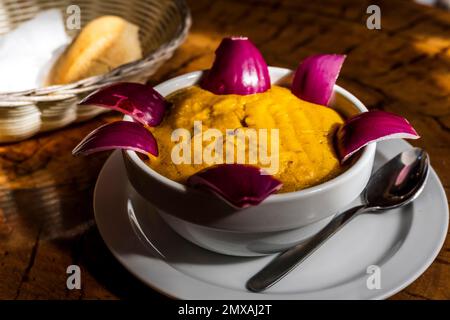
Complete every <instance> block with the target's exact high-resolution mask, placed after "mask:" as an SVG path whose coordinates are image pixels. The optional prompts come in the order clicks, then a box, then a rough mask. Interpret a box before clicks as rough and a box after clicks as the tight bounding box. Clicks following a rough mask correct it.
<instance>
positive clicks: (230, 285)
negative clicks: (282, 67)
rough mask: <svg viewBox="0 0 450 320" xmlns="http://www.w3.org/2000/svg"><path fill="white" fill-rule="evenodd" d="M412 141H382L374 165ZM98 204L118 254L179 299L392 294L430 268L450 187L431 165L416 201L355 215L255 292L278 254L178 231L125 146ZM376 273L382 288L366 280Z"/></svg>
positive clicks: (104, 178)
mask: <svg viewBox="0 0 450 320" xmlns="http://www.w3.org/2000/svg"><path fill="white" fill-rule="evenodd" d="M408 148H411V146H410V145H409V144H408V143H406V142H405V141H402V140H392V141H384V142H382V143H379V144H378V146H377V155H376V159H375V166H376V167H378V166H380V165H381V164H383V163H384V162H386V161H387V160H389V159H390V158H392V157H394V156H395V155H396V154H397V153H399V152H401V151H403V150H406V149H408ZM94 210H95V218H96V221H97V226H98V228H99V230H100V233H101V235H102V237H103V239H104V240H105V242H106V244H107V246H108V247H109V249H110V250H111V252H112V253H113V254H114V256H115V257H116V258H117V259H118V260H119V261H120V262H121V263H122V264H123V265H124V266H125V267H126V268H127V269H128V270H129V271H130V272H131V273H132V274H133V275H135V276H136V277H137V278H139V279H140V280H141V281H142V282H144V283H145V284H147V285H149V286H150V287H152V288H154V289H155V290H158V291H159V292H161V293H163V294H166V295H168V296H171V297H174V298H180V299H283V300H288V299H385V298H388V297H390V296H392V295H393V294H395V293H397V292H399V291H400V290H402V289H403V288H405V287H406V286H407V285H409V284H410V283H412V282H413V281H414V280H415V279H417V278H418V277H419V276H420V275H421V274H422V273H423V272H424V271H425V270H426V269H427V268H428V266H429V265H430V264H431V263H432V262H433V260H434V259H435V258H436V256H437V254H438V252H439V250H440V248H441V247H442V245H443V243H444V240H445V236H446V234H447V227H448V206H447V199H446V196H445V192H444V189H443V187H442V185H441V183H440V181H439V178H438V177H437V175H436V173H435V172H434V170H431V172H430V176H429V178H428V181H427V185H426V187H425V189H424V191H423V193H422V194H421V195H420V197H419V198H418V199H417V200H416V201H415V202H414V203H413V204H411V205H409V206H407V207H405V208H402V209H398V210H392V212H389V213H386V214H383V215H364V216H360V217H358V218H356V219H355V220H354V221H351V222H350V223H349V225H347V226H346V227H345V228H344V229H342V230H341V231H340V232H339V233H337V234H336V235H335V236H333V238H332V239H330V240H329V241H328V242H327V243H325V244H324V245H323V246H322V247H321V248H319V249H318V250H317V251H316V252H315V253H314V254H313V255H312V256H311V257H310V258H309V259H307V260H306V261H305V262H304V263H303V264H302V265H301V266H299V267H298V268H296V269H295V270H294V271H293V272H291V273H290V274H289V275H287V276H286V277H285V278H284V279H283V280H281V281H280V282H278V283H277V284H275V285H274V286H273V287H272V288H270V289H268V290H267V291H265V292H263V293H252V292H249V291H247V290H246V289H245V283H246V281H247V280H248V279H249V278H250V277H251V276H252V275H253V274H254V273H255V272H257V271H258V270H260V269H261V268H262V267H263V266H264V265H265V264H267V263H268V262H269V261H270V259H272V258H273V257H274V256H273V255H272V256H265V257H258V258H242V257H231V256H225V255H220V254H217V253H213V252H210V251H207V250H205V249H202V248H200V247H197V246H196V245H194V244H191V243H189V242H187V241H186V240H184V239H183V238H181V237H180V236H178V235H177V234H176V233H175V232H174V231H172V230H171V229H170V228H169V227H168V226H167V225H166V224H165V223H164V222H163V221H162V219H161V218H160V217H159V216H158V215H157V214H156V212H155V210H154V208H153V207H152V206H151V205H150V204H149V203H148V202H146V201H145V200H144V199H143V198H141V197H140V196H139V195H138V194H137V193H136V192H135V191H134V190H133V188H132V187H131V185H130V184H129V182H128V179H127V176H126V172H125V168H124V164H123V160H122V155H121V153H120V152H119V151H116V152H114V153H113V154H112V155H111V157H110V158H109V159H108V161H107V162H106V164H105V166H104V167H103V169H102V171H101V172H100V175H99V177H98V181H97V185H96V188H95V194H94ZM274 214H276V213H275V212H274ZM371 266H376V267H375V268H374V267H371ZM375 269H376V270H377V271H375V272H376V275H375V274H374V273H373V270H375ZM375 276H376V277H377V279H378V280H379V284H380V286H379V288H374V287H373V286H370V285H369V286H368V285H367V282H368V281H369V282H370V283H372V284H374V283H375V284H376V283H377V282H376V281H375V282H373V281H371V280H373V279H374V277H375ZM111 281H114V279H111Z"/></svg>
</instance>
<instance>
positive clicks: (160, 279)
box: [94, 140, 449, 300]
mask: <svg viewBox="0 0 450 320" xmlns="http://www.w3.org/2000/svg"><path fill="white" fill-rule="evenodd" d="M384 145H385V144H384V143H383V144H382V145H381V146H384ZM389 145H390V147H392V149H395V150H396V153H397V152H400V151H401V150H402V149H407V148H411V145H410V144H408V143H407V142H406V141H403V140H395V141H389ZM377 147H378V146H377ZM382 152H383V151H382ZM119 153H120V151H116V152H114V153H113V154H112V155H111V156H110V158H108V160H107V162H105V165H104V166H103V168H102V170H101V171H100V173H99V178H98V180H97V183H96V185H95V189H94V213H95V220H96V222H97V226H98V229H99V232H100V234H101V236H102V238H103V239H104V241H105V243H106V245H107V247H108V248H109V250H110V251H111V252H112V254H113V255H114V256H115V258H116V259H117V260H118V261H119V262H120V263H121V264H122V265H123V266H124V267H125V268H126V269H127V270H128V271H129V272H130V273H131V274H133V275H134V276H135V277H136V278H138V279H139V280H140V281H142V282H143V283H145V284H146V285H148V286H150V287H151V288H153V289H155V290H156V291H158V292H160V293H162V294H164V295H167V296H169V297H172V298H179V299H208V300H214V299H261V300H262V299H264V300H265V299H272V300H278V299H282V300H287V299H294V300H298V299H354V298H355V297H349V296H345V295H343V294H342V293H345V292H346V290H348V289H350V290H351V287H352V284H354V283H355V282H357V281H361V279H356V280H353V281H350V282H348V283H345V284H342V285H339V286H335V287H332V288H326V289H325V290H317V291H311V292H309V293H308V292H307V293H304V292H302V293H292V294H290V293H289V294H280V293H273V294H272V293H263V294H258V293H252V292H246V291H240V290H236V289H231V288H223V287H220V286H217V285H213V284H209V283H206V282H203V281H201V280H199V279H196V278H194V277H192V276H190V275H188V274H185V273H183V272H182V271H180V270H178V269H177V268H175V267H173V266H172V265H171V264H169V263H168V262H166V261H164V260H163V259H161V258H158V257H155V258H153V259H151V260H149V259H148V257H142V256H139V255H122V254H120V253H119V252H118V251H117V250H116V248H115V247H114V245H113V242H114V241H113V239H112V237H114V235H113V234H110V233H108V232H107V230H106V228H105V225H104V224H103V222H104V221H103V220H102V219H101V218H100V216H99V213H98V212H99V204H98V202H97V198H98V192H99V190H98V188H99V181H100V179H101V178H102V177H103V175H104V174H105V172H106V170H107V169H108V165H109V164H110V163H109V162H110V161H115V159H114V157H118V156H120V157H121V155H120V154H119ZM431 182H433V183H436V187H437V189H438V192H439V193H440V194H439V199H441V200H442V203H441V205H443V210H441V212H439V213H440V217H439V219H440V223H439V225H437V226H433V227H432V228H431V229H432V231H433V233H432V234H433V235H434V237H433V240H432V241H430V240H431V237H429V238H426V240H427V241H428V243H429V245H431V246H432V250H430V251H427V252H426V253H425V254H424V255H423V256H421V255H419V254H414V255H413V257H414V258H415V262H416V266H414V267H413V268H411V264H409V270H407V272H405V273H406V275H403V277H402V279H390V280H389V281H390V285H388V286H387V287H388V288H386V289H384V288H383V289H381V290H371V291H369V290H367V292H368V293H373V294H369V295H367V296H365V297H356V299H360V298H361V299H386V298H388V297H390V296H392V295H394V294H396V293H398V292H399V291H401V290H402V289H404V288H405V287H407V286H408V285H409V284H411V283H412V282H413V281H415V280H416V279H417V278H418V277H419V276H420V275H421V274H422V273H423V272H424V271H425V270H426V269H427V268H428V267H429V266H430V265H431V263H432V262H433V261H434V259H435V258H436V256H437V255H438V253H439V251H440V249H441V248H442V245H443V244H444V241H445V238H446V235H447V229H448V217H449V214H448V204H447V199H446V194H445V191H444V188H443V186H442V184H441V182H440V180H439V178H438V176H437V174H436V172H435V171H434V170H433V169H432V168H431V170H430V176H429V180H428V183H431ZM419 199H420V198H419ZM422 216H423V214H422ZM419 218H420V216H419ZM415 220H416V219H413V223H412V225H411V229H410V230H409V233H408V235H407V236H406V238H405V240H404V242H403V244H402V246H401V248H400V249H399V250H398V251H397V252H396V253H395V254H394V255H393V257H391V259H390V260H389V261H387V262H386V264H385V265H383V270H384V274H388V275H389V274H392V273H391V272H393V271H395V269H398V268H399V266H398V263H397V264H396V261H395V260H399V257H405V256H406V257H407V256H408V254H407V251H408V248H407V247H406V248H405V245H406V246H408V247H409V248H415V246H414V245H413V246H412V247H411V246H410V245H411V244H413V242H414V240H413V239H411V237H416V236H417V232H419V233H420V232H421V230H420V229H422V231H423V230H424V229H426V228H430V226H429V225H427V224H419V223H417V222H416V223H414V221H415ZM120 227H124V226H123V225H121V226H120ZM435 228H437V229H436V230H435ZM126 229H128V230H127V231H128V232H131V233H132V236H130V235H128V236H127V239H129V241H133V243H134V244H135V245H137V246H142V247H145V245H144V244H143V243H142V242H141V240H139V239H138V238H137V237H136V235H135V232H134V231H133V229H132V227H131V225H130V224H129V223H128V226H127V228H126ZM123 231H124V230H122V232H121V234H122V236H123V235H124V234H123ZM414 233H416V235H415V234H414ZM416 240H417V239H416ZM420 240H423V239H420ZM145 250H146V251H148V248H147V247H145ZM416 253H417V252H416ZM419 256H420V260H421V261H417V260H419ZM395 257H397V259H395ZM393 259H394V261H392V260H393ZM150 261H151V262H150ZM150 263H151V265H149V264H150ZM417 264H418V265H417ZM142 269H145V270H146V272H141V271H142ZM386 270H387V271H386ZM394 273H395V272H394ZM397 273H398V272H397ZM167 279H170V281H167ZM384 282H386V281H385V280H384ZM333 292H334V294H333ZM338 292H340V294H337V293H338Z"/></svg>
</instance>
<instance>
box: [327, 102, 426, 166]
mask: <svg viewBox="0 0 450 320" xmlns="http://www.w3.org/2000/svg"><path fill="white" fill-rule="evenodd" d="M418 138H420V136H419V135H418V134H417V132H416V130H414V128H413V127H412V126H411V125H410V124H409V122H408V120H406V119H405V118H403V117H401V116H399V115H396V114H393V113H390V112H386V111H379V110H374V111H369V112H363V113H360V114H358V115H356V116H354V117H351V118H349V119H348V120H347V121H345V123H344V124H343V125H342V126H341V127H340V128H339V129H338V131H337V133H336V148H337V152H338V156H339V158H340V159H341V162H345V161H346V160H347V159H348V158H350V156H351V155H353V154H354V153H355V152H357V151H358V150H359V149H361V148H362V147H364V146H366V145H368V144H369V143H372V142H377V141H381V140H387V139H418Z"/></svg>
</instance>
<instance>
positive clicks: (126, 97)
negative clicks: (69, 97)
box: [80, 82, 169, 127]
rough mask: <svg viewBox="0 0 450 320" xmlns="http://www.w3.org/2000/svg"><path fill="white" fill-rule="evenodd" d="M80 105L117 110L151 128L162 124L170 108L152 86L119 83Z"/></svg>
mask: <svg viewBox="0 0 450 320" xmlns="http://www.w3.org/2000/svg"><path fill="white" fill-rule="evenodd" d="M80 104H82V105H86V104H94V105H98V106H101V107H105V108H110V109H113V110H117V111H120V112H122V113H124V114H127V115H130V116H131V117H132V118H133V119H134V120H136V121H138V122H140V123H142V124H144V125H147V126H151V127H153V126H157V125H158V124H160V123H161V121H162V119H163V117H164V112H165V111H166V108H168V107H169V102H167V101H166V100H165V99H164V97H163V96H161V95H160V94H159V93H158V92H157V91H156V90H155V89H153V88H152V87H151V86H149V85H145V84H140V83H132V82H119V83H115V84H113V85H110V86H107V87H105V88H102V89H99V90H96V91H94V92H93V93H91V94H90V95H88V96H87V97H86V98H84V99H83V100H82V101H81V102H80Z"/></svg>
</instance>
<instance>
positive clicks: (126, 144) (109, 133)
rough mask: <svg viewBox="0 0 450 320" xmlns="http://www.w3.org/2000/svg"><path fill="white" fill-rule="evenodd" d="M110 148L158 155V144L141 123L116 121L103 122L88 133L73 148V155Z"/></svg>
mask: <svg viewBox="0 0 450 320" xmlns="http://www.w3.org/2000/svg"><path fill="white" fill-rule="evenodd" d="M111 149H127V150H134V151H136V152H140V153H143V154H145V155H148V154H149V153H150V154H152V155H154V156H158V145H157V143H156V140H155V138H154V137H153V135H152V133H151V132H150V131H149V130H147V129H146V128H145V127H144V126H143V125H142V124H140V123H137V122H130V121H117V122H113V123H108V124H105V125H103V126H101V127H99V128H97V129H95V130H94V131H92V132H91V133H89V134H88V135H87V136H86V137H85V138H84V139H83V140H82V141H81V142H80V143H79V144H78V145H77V146H76V147H75V149H73V151H72V154H73V155H88V154H91V153H94V152H100V151H105V150H111Z"/></svg>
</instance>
